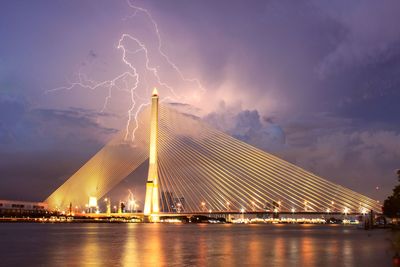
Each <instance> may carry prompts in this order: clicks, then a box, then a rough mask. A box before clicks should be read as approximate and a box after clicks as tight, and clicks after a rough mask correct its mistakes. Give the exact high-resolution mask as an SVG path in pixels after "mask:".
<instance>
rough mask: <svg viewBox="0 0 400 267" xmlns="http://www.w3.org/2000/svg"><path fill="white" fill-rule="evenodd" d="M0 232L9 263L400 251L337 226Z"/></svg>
mask: <svg viewBox="0 0 400 267" xmlns="http://www.w3.org/2000/svg"><path fill="white" fill-rule="evenodd" d="M9 233H12V234H9ZM0 236H1V238H0V257H1V259H2V262H1V264H3V265H4V266H26V265H30V266H35V265H36V266H43V265H45V266H89V265H90V266H98V265H104V266H115V265H117V266H237V265H240V266H243V265H248V266H310V267H312V266H324V267H326V266H390V261H391V257H392V256H393V253H392V254H391V253H388V252H387V247H388V241H387V239H388V232H385V231H380V230H376V231H372V232H367V231H363V230H357V229H355V228H349V227H347V228H345V227H331V226H312V227H304V226H302V225H285V226H275V225H206V224H204V225H192V224H187V225H165V224H55V225H48V224H46V225H41V224H2V225H1V227H0ZM6 256H7V257H6Z"/></svg>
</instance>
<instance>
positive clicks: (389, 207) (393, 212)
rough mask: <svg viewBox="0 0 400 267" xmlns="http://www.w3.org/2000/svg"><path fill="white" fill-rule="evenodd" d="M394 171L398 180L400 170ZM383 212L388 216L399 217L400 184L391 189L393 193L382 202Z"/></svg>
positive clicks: (399, 178)
mask: <svg viewBox="0 0 400 267" xmlns="http://www.w3.org/2000/svg"><path fill="white" fill-rule="evenodd" d="M396 173H397V177H398V180H399V182H400V170H397V172H396ZM383 214H384V215H386V216H388V217H390V218H399V217H400V185H397V186H396V187H395V188H394V189H393V194H392V195H391V196H389V197H388V198H387V199H386V200H385V202H384V203H383Z"/></svg>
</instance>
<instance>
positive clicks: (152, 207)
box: [143, 88, 160, 221]
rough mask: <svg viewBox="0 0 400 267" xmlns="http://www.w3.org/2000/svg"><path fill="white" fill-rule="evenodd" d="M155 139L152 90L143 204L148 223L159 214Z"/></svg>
mask: <svg viewBox="0 0 400 267" xmlns="http://www.w3.org/2000/svg"><path fill="white" fill-rule="evenodd" d="M157 139H158V92H157V89H156V88H154V91H153V93H152V96H151V121H150V147H149V150H150V151H149V173H148V176H147V183H146V198H145V203H144V212H143V213H144V215H145V216H147V218H148V219H149V220H150V221H157V218H158V216H157V214H158V213H159V212H160V206H159V194H158V163H157V157H158V155H157V154H158V153H157Z"/></svg>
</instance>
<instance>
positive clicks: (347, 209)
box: [343, 207, 349, 215]
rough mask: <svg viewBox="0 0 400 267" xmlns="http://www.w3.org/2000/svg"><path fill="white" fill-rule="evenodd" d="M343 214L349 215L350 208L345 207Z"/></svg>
mask: <svg viewBox="0 0 400 267" xmlns="http://www.w3.org/2000/svg"><path fill="white" fill-rule="evenodd" d="M343 213H344V214H345V215H347V214H348V213H349V208H347V207H345V208H344V209H343Z"/></svg>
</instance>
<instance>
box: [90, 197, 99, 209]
mask: <svg viewBox="0 0 400 267" xmlns="http://www.w3.org/2000/svg"><path fill="white" fill-rule="evenodd" d="M96 207H97V198H96V197H89V208H96Z"/></svg>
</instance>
